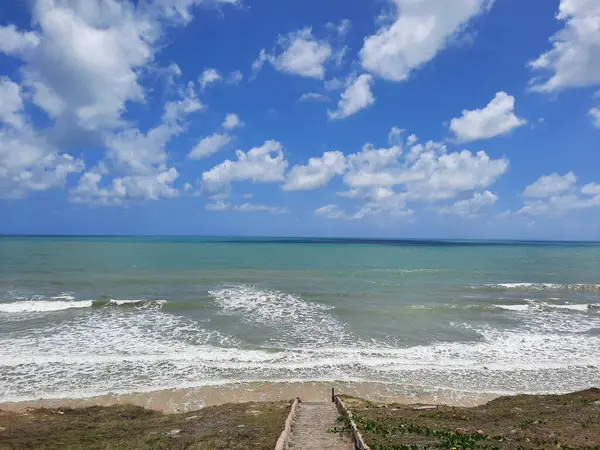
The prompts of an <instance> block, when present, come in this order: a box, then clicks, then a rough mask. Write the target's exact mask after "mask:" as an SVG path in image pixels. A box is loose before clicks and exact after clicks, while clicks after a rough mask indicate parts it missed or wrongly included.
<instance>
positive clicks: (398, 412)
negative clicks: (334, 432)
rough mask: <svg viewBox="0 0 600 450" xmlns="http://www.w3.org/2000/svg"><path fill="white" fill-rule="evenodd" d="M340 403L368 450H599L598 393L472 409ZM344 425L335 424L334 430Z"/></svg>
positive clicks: (507, 400)
mask: <svg viewBox="0 0 600 450" xmlns="http://www.w3.org/2000/svg"><path fill="white" fill-rule="evenodd" d="M343 399H344V402H345V404H346V406H347V407H348V409H350V410H351V411H352V413H353V414H354V416H355V421H356V422H357V425H358V427H359V429H360V430H361V432H362V434H363V436H364V438H365V439H366V441H367V444H369V446H371V448H372V449H373V450H417V449H456V450H465V449H473V450H474V449H498V450H509V449H510V450H516V449H523V450H533V449H549V450H550V449H553V450H569V449H597V450H600V390H598V389H590V390H587V391H583V392H577V393H573V394H568V395H549V396H527V395H521V396H516V397H502V398H498V399H496V400H493V401H491V402H490V403H488V404H487V405H484V406H479V407H476V408H454V407H447V406H440V407H423V408H420V407H417V406H406V405H395V404H375V403H372V402H368V401H365V400H360V399H356V398H352V397H345V398H343ZM346 427H347V424H345V422H344V421H340V427H339V429H338V431H341V430H342V429H344V428H346Z"/></svg>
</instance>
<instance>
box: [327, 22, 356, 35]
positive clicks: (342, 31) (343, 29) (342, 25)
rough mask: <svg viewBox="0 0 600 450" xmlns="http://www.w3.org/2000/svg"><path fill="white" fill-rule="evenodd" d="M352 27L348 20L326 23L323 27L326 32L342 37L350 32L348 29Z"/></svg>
mask: <svg viewBox="0 0 600 450" xmlns="http://www.w3.org/2000/svg"><path fill="white" fill-rule="evenodd" d="M351 26H352V22H350V20H348V19H342V20H340V21H339V22H338V23H333V22H328V23H327V24H326V25H325V27H326V28H327V29H328V30H331V31H333V32H335V33H336V34H337V35H338V36H340V37H344V36H346V34H348V31H350V27H351Z"/></svg>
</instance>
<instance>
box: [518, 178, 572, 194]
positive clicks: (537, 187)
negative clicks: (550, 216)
mask: <svg viewBox="0 0 600 450" xmlns="http://www.w3.org/2000/svg"><path fill="white" fill-rule="evenodd" d="M576 183H577V177H576V176H575V174H574V173H573V172H569V173H567V174H565V175H559V174H557V173H553V174H552V175H545V176H543V177H540V178H538V179H537V181H536V182H535V183H533V184H531V185H529V186H527V188H526V189H525V191H524V192H523V196H525V197H537V198H544V197H553V196H555V195H557V194H563V193H564V192H566V191H570V190H572V189H574V188H575V184H576Z"/></svg>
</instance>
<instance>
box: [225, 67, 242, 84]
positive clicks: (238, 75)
mask: <svg viewBox="0 0 600 450" xmlns="http://www.w3.org/2000/svg"><path fill="white" fill-rule="evenodd" d="M243 79H244V75H242V72H240V71H239V70H234V71H233V72H230V73H229V75H228V76H227V78H226V79H225V83H227V84H233V85H236V86H237V85H238V84H240V83H241V82H242V80H243Z"/></svg>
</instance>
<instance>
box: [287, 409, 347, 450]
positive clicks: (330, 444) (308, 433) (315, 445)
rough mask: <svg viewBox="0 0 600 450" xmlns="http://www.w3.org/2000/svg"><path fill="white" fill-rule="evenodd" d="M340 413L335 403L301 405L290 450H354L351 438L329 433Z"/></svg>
mask: <svg viewBox="0 0 600 450" xmlns="http://www.w3.org/2000/svg"><path fill="white" fill-rule="evenodd" d="M338 417H339V413H338V410H337V408H336V407H335V405H334V404H333V403H300V405H299V407H298V412H297V415H296V420H295V421H294V424H293V426H292V439H291V441H290V445H289V449H290V450H300V449H302V450H353V449H354V443H353V441H352V438H350V436H346V435H342V434H340V433H328V432H327V431H328V430H331V429H332V428H334V427H335V426H340V424H339V423H338V422H337V418H338Z"/></svg>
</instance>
